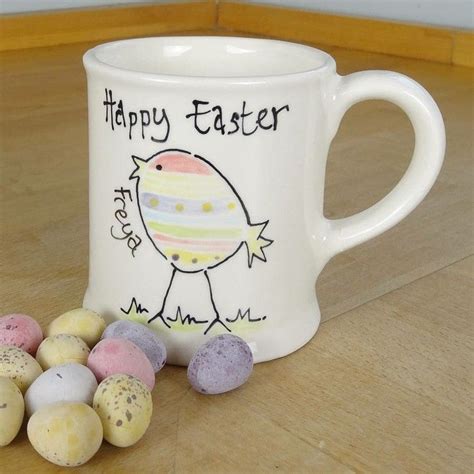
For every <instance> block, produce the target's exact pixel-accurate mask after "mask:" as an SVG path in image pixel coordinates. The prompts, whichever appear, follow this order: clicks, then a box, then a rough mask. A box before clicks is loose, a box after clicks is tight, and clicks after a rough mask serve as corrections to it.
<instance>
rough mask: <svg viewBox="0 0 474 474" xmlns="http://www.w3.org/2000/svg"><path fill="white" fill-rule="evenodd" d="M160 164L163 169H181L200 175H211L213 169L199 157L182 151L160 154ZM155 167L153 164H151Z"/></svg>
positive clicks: (181, 171) (180, 170) (183, 171)
mask: <svg viewBox="0 0 474 474" xmlns="http://www.w3.org/2000/svg"><path fill="white" fill-rule="evenodd" d="M159 160H160V161H159V162H160V164H161V165H162V166H163V169H164V170H166V169H172V170H173V171H179V172H180V173H189V174H198V175H209V174H212V172H213V170H212V169H211V167H210V166H209V165H208V164H207V163H205V162H204V161H201V160H199V159H196V158H194V157H193V156H192V155H184V154H183V153H182V152H169V153H166V154H162V155H161V156H160V159H159ZM150 168H153V169H154V167H153V166H150Z"/></svg>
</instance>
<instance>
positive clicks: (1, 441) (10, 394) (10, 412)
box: [0, 377, 25, 447]
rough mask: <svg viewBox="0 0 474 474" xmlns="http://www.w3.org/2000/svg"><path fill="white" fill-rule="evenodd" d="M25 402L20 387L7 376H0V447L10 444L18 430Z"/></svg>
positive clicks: (21, 421)
mask: <svg viewBox="0 0 474 474" xmlns="http://www.w3.org/2000/svg"><path fill="white" fill-rule="evenodd" d="M24 414H25V403H24V401H23V397H22V395H21V392H20V389H19V388H18V387H17V386H16V385H15V384H14V383H13V382H12V381H11V380H10V379H9V378H7V377H0V447H1V446H6V445H7V444H10V443H11V442H12V441H13V440H14V439H15V436H16V435H17V434H18V431H20V428H21V424H22V423H23V415H24Z"/></svg>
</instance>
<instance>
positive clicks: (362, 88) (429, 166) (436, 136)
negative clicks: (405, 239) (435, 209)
mask: <svg viewBox="0 0 474 474" xmlns="http://www.w3.org/2000/svg"><path fill="white" fill-rule="evenodd" d="M369 99H382V100H387V101H389V102H392V103H393V104H395V105H398V106H399V107H400V108H401V109H402V110H403V111H404V112H405V113H406V114H407V115H408V118H409V119H410V121H411V123H412V126H413V129H414V132H415V150H414V152H413V157H412V159H411V162H410V165H409V167H408V169H407V170H406V172H405V174H404V175H403V177H402V178H401V180H400V181H399V182H398V184H397V185H396V186H395V187H394V188H393V189H392V191H390V192H389V193H388V194H387V195H386V196H385V197H384V198H383V199H381V200H380V201H378V202H377V203H376V204H374V205H373V206H371V207H369V208H368V209H366V210H364V211H361V212H359V213H357V214H354V215H352V216H349V217H345V218H342V219H326V218H325V217H323V220H324V222H323V229H324V230H323V241H324V242H325V244H326V245H325V247H326V252H327V255H326V256H327V259H328V260H329V259H330V258H331V257H333V256H334V255H336V254H337V253H339V252H343V251H344V250H347V249H350V248H351V247H354V246H356V245H358V244H361V243H362V242H365V241H367V240H369V239H372V238H373V237H376V236H377V235H380V234H382V233H383V232H385V231H386V230H388V229H390V228H391V227H393V226H394V225H395V224H397V223H398V222H400V221H401V220H402V219H403V218H405V217H406V216H407V215H408V214H409V213H410V212H411V211H413V209H415V207H416V206H418V204H419V203H420V202H421V201H422V200H423V198H424V197H425V196H426V195H427V194H428V191H429V190H430V189H431V187H432V186H433V184H434V182H435V180H436V177H437V176H438V174H439V172H440V169H441V165H442V164H443V159H444V152H445V145H446V137H445V130H444V123H443V118H442V116H441V112H440V111H439V108H438V106H437V105H436V103H435V101H434V100H433V98H432V97H431V96H430V94H428V92H427V91H426V90H425V89H424V88H423V87H422V86H421V85H420V84H418V83H417V82H415V81H414V80H412V79H410V78H409V77H407V76H404V75H403V74H398V73H395V72H391V71H363V72H356V73H353V74H349V75H347V76H337V80H336V86H335V89H334V93H333V94H332V95H331V97H329V100H330V102H331V106H330V107H329V114H330V116H331V119H332V120H331V121H330V123H329V133H330V140H332V138H333V137H334V135H335V134H336V132H337V129H338V128H339V125H340V122H341V119H342V117H343V116H344V114H345V112H346V111H347V110H348V109H349V108H350V107H352V106H353V105H354V104H356V103H358V102H362V101H364V100H369Z"/></svg>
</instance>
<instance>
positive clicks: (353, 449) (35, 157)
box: [0, 22, 474, 474]
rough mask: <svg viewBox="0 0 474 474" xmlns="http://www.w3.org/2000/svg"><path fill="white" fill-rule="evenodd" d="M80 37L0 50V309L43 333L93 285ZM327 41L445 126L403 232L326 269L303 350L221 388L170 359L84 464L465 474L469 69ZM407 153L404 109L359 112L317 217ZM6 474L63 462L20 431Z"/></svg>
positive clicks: (337, 210) (374, 186)
mask: <svg viewBox="0 0 474 474" xmlns="http://www.w3.org/2000/svg"><path fill="white" fill-rule="evenodd" d="M262 23H265V22H262ZM185 29H186V30H188V29H189V28H185ZM117 31H119V30H117ZM147 31H148V33H149V30H147ZM199 32H206V33H213V34H214V33H216V30H215V29H214V28H213V29H212V30H211V31H210V30H208V29H206V30H203V29H200V30H199ZM217 32H218V33H220V34H229V33H228V32H227V31H219V30H217ZM306 41H307V42H310V41H309V40H306ZM316 45H318V44H316ZM91 46H92V44H91V43H88V44H84V43H80V44H71V45H63V46H55V47H46V48H37V49H24V50H18V51H7V52H3V53H1V54H0V64H1V70H0V88H1V110H2V113H1V115H0V133H1V135H0V137H1V143H0V146H1V148H0V153H1V157H2V159H1V162H0V179H1V182H0V201H1V204H0V212H1V216H0V217H1V224H2V225H1V245H0V265H1V267H0V270H1V298H0V312H1V313H8V312H13V311H23V312H26V313H29V314H32V315H33V316H35V317H36V318H37V319H38V320H39V321H40V323H41V324H42V325H43V326H46V324H47V323H48V322H49V321H50V320H52V319H53V318H54V317H55V316H57V315H59V314H60V313H62V312H64V311H66V310H68V309H71V308H73V307H76V306H79V305H80V304H81V301H82V296H83V292H84V289H85V285H86V281H87V252H88V249H87V234H88V216H87V110H86V89H85V86H86V84H85V75H84V73H83V70H82V64H81V56H82V54H83V52H84V51H85V50H86V49H88V48H89V47H91ZM323 49H325V50H326V51H328V52H329V53H331V54H333V55H334V57H335V58H336V60H337V63H338V70H339V72H340V73H342V74H346V73H349V72H353V71H356V70H363V69H392V70H396V71H399V72H402V73H405V74H407V75H409V76H411V77H413V78H414V79H415V80H417V81H419V82H420V83H421V84H422V85H424V86H425V87H426V88H427V89H428V90H429V91H430V92H431V93H432V94H433V97H434V98H435V100H436V101H437V102H438V104H439V106H440V108H441V111H442V113H443V116H444V119H445V122H446V130H447V156H446V162H445V165H444V167H443V170H442V173H441V176H440V178H439V180H438V181H437V183H436V185H435V186H434V188H433V190H432V192H431V193H430V194H429V195H428V197H427V198H426V199H425V201H424V202H423V203H422V204H421V205H420V206H419V208H417V210H415V212H413V214H411V215H410V216H409V217H408V218H407V219H406V220H405V221H403V222H402V223H401V224H400V225H398V226H397V227H395V228H394V229H392V230H391V231H389V232H387V233H385V234H384V235H382V236H380V237H378V238H376V239H374V240H372V241H370V242H368V243H366V244H363V245H361V246H359V247H357V248H355V249H352V250H351V251H349V252H346V253H344V254H341V255H339V256H337V257H336V258H335V259H333V260H332V261H331V262H330V263H329V264H328V266H327V267H326V268H325V269H324V271H323V273H322V275H321V277H320V279H319V281H318V283H317V293H318V297H319V300H320V303H321V309H322V313H323V318H324V319H325V320H326V321H327V322H325V323H324V324H323V325H322V327H321V329H320V331H319V333H318V335H317V336H316V337H315V338H314V339H313V340H312V341H311V342H310V343H309V344H308V345H307V346H305V347H304V348H303V349H301V350H300V351H298V352H297V353H295V354H293V355H291V356H290V357H286V358H284V359H280V360H277V361H273V362H269V363H265V364H259V365H258V366H256V368H255V371H254V374H253V376H252V378H251V380H250V381H249V383H248V384H246V385H245V386H243V387H242V388H240V389H239V390H236V391H234V392H231V393H228V394H225V395H222V396H216V397H205V396H202V395H198V394H196V393H195V392H193V391H192V390H191V389H190V388H189V386H188V384H187V381H186V373H185V370H184V369H182V368H177V367H166V368H165V369H164V370H163V371H162V372H160V374H159V375H158V378H157V387H156V389H155V390H154V392H153V396H154V402H155V413H154V416H153V420H152V424H151V427H150V429H149V431H148V432H147V434H146V436H145V437H144V438H143V439H142V440H141V441H140V442H139V443H138V444H137V445H136V446H134V447H132V448H129V449H125V450H121V449H119V448H114V447H112V446H110V445H108V444H107V443H104V445H103V447H102V448H101V450H100V452H99V453H98V455H97V456H96V457H94V458H93V460H91V461H90V462H89V463H88V464H87V465H85V466H83V467H82V468H79V470H81V471H84V472H104V473H109V472H110V473H114V474H115V473H122V472H123V473H125V472H143V473H156V472H176V473H185V472H218V473H221V472H222V473H224V472H225V473H233V472H235V473H241V472H242V473H243V472H246V473H248V472H251V473H254V472H255V473H260V472H288V473H300V472H302V473H303V472H308V473H309V472H328V473H332V472H380V473H387V472H395V473H398V472H409V473H412V472H429V473H433V472H439V473H457V472H472V467H473V466H472V459H473V458H472V439H473V434H474V430H473V420H472V388H473V371H472V335H473V327H472V314H473V264H474V258H473V257H472V254H473V246H474V245H473V243H474V242H473V234H474V232H473V201H474V199H473V198H474V196H473V156H472V111H473V77H472V76H473V72H472V69H469V68H465V67H459V66H453V65H450V64H442V63H434V62H426V61H419V60H415V59H406V58H405V59H402V58H398V57H395V56H384V55H379V54H374V53H368V52H356V51H351V50H347V49H340V48H337V47H334V46H327V45H326V46H324V47H323ZM412 149H413V132H412V130H411V126H410V124H409V122H408V119H407V118H406V117H405V116H404V115H403V113H402V112H401V111H400V110H398V109H397V108H395V107H394V106H392V105H390V104H387V103H384V102H378V101H374V102H368V103H364V104H360V105H357V106H355V107H354V108H353V109H352V110H350V111H349V113H348V114H347V115H346V117H345V118H344V120H343V123H342V125H341V129H340V131H339V133H338V135H337V137H336V139H335V140H334V143H333V145H332V147H331V151H330V156H329V162H328V172H327V180H326V206H325V209H326V214H327V215H328V216H329V217H342V216H345V215H350V214H352V213H354V212H357V211H359V210H361V209H364V208H366V207H368V206H369V205H371V204H372V203H374V202H375V201H376V200H377V199H379V198H381V197H382V196H383V195H385V194H386V193H387V191H388V190H390V189H391V188H392V187H393V185H394V184H395V183H396V182H397V180H398V179H399V178H400V176H401V175H402V173H403V171H404V170H405V169H406V167H407V164H408V162H409V158H410V154H411V152H412ZM336 316H337V317H336ZM15 471H21V472H25V473H30V472H31V473H38V472H59V471H61V469H59V468H56V467H55V466H53V465H51V464H48V463H47V462H46V461H44V460H43V459H41V458H40V457H39V456H38V455H37V454H36V453H35V452H34V450H33V449H32V448H31V446H30V445H29V443H28V441H27V439H26V434H25V433H24V431H23V432H22V434H20V435H19V437H18V438H17V439H16V440H15V441H14V442H13V443H12V444H11V445H10V446H9V447H7V448H2V450H1V452H0V472H2V474H3V472H7V473H10V472H15Z"/></svg>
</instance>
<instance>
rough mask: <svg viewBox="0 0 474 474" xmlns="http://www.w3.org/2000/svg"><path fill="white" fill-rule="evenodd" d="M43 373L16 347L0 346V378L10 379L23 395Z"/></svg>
mask: <svg viewBox="0 0 474 474" xmlns="http://www.w3.org/2000/svg"><path fill="white" fill-rule="evenodd" d="M42 373H43V371H42V370H41V367H40V365H39V364H38V362H36V360H35V359H33V357H31V356H30V354H28V352H25V351H23V350H21V349H18V347H14V346H0V377H8V378H10V379H11V380H12V381H13V382H14V383H15V385H16V386H17V387H18V388H19V389H20V390H21V391H22V393H25V392H26V390H27V388H28V387H29V386H30V385H31V384H32V383H33V382H34V380H35V379H36V378H37V377H39V376H40V375H41V374H42Z"/></svg>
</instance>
